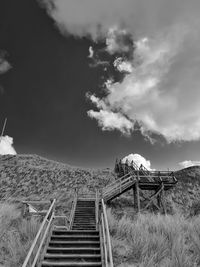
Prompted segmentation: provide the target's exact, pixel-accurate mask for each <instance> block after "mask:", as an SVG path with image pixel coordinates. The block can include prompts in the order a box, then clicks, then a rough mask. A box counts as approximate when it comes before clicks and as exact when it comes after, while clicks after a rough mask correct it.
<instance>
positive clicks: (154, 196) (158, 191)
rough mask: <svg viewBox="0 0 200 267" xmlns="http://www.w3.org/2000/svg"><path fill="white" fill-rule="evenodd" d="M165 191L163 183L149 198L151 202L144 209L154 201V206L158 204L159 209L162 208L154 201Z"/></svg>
mask: <svg viewBox="0 0 200 267" xmlns="http://www.w3.org/2000/svg"><path fill="white" fill-rule="evenodd" d="M162 191H163V184H162V185H161V187H160V189H159V190H157V191H156V193H154V194H153V195H152V196H151V197H150V198H149V202H148V203H147V205H146V206H145V207H144V209H143V210H145V209H147V208H148V207H149V206H150V205H151V204H152V203H153V205H154V206H156V208H157V209H158V210H160V208H159V207H158V205H157V204H156V203H154V202H153V201H154V200H155V199H157V196H158V195H159V194H160V193H161V192H162Z"/></svg>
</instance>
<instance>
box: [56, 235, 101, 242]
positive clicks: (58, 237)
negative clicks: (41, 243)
mask: <svg viewBox="0 0 200 267" xmlns="http://www.w3.org/2000/svg"><path fill="white" fill-rule="evenodd" d="M51 240H52V241H53V240H58V241H62V240H66V241H68V240H69V241H70V240H71V241H76V240H91V241H98V240H99V236H94V235H87V236H86V235H74V236H73V235H52V238H51Z"/></svg>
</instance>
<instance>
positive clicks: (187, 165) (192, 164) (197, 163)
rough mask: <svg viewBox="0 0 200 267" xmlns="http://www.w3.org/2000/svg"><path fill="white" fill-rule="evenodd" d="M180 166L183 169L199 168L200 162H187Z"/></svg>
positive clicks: (180, 163) (181, 163)
mask: <svg viewBox="0 0 200 267" xmlns="http://www.w3.org/2000/svg"><path fill="white" fill-rule="evenodd" d="M179 165H180V166H181V167H182V168H188V167H192V166H199V165H200V161H195V160H185V161H182V162H179Z"/></svg>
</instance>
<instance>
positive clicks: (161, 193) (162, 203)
mask: <svg viewBox="0 0 200 267" xmlns="http://www.w3.org/2000/svg"><path fill="white" fill-rule="evenodd" d="M160 202H161V207H162V208H163V213H164V214H166V207H165V190H164V185H163V183H162V190H161V192H160Z"/></svg>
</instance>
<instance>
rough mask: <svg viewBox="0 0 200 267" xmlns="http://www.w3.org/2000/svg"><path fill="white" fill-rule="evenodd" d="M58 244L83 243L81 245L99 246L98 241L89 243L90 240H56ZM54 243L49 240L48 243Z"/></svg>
mask: <svg viewBox="0 0 200 267" xmlns="http://www.w3.org/2000/svg"><path fill="white" fill-rule="evenodd" d="M57 241H58V242H59V243H60V242H65V244H68V243H69V244H77V243H81V244H82V243H83V244H99V243H100V241H91V240H76V241H71V240H69V241H60V240H57ZM52 242H53V243H55V240H51V241H50V243H52Z"/></svg>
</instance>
